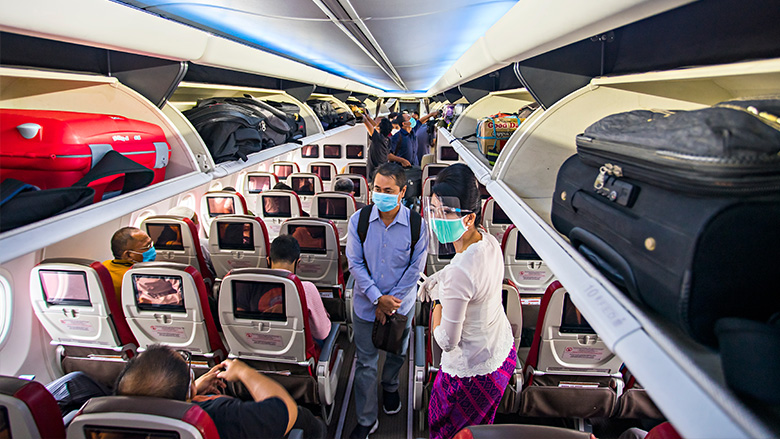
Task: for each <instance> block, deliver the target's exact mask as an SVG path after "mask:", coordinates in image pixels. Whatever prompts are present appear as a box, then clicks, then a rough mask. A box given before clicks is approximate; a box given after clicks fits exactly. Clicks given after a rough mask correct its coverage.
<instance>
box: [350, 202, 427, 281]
mask: <svg viewBox="0 0 780 439" xmlns="http://www.w3.org/2000/svg"><path fill="white" fill-rule="evenodd" d="M373 210H374V205H373V204H370V205H368V206H366V207H363V208H362V209H360V217H358V226H357V233H358V237H359V238H360V246H361V247H362V246H363V243H365V242H366V235H368V220H369V219H370V218H371V212H372V211H373ZM409 226H410V227H409V229H410V231H411V234H412V246H411V250H410V251H409V263H410V264H411V263H412V255H414V247H415V246H416V245H417V241H419V239H420V227H422V217H421V216H420V214H419V213H417V212H415V211H413V210H411V209H410V210H409ZM363 263H364V264H365V265H366V270H367V271H368V274H369V275H370V274H371V270H370V269H369V268H368V263H367V262H366V257H365V256H363Z"/></svg>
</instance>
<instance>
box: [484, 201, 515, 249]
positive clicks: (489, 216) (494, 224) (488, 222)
mask: <svg viewBox="0 0 780 439" xmlns="http://www.w3.org/2000/svg"><path fill="white" fill-rule="evenodd" d="M482 224H483V225H484V226H485V230H487V232H488V233H490V234H491V235H493V236H494V237H495V238H496V240H497V241H498V242H503V241H504V233H506V231H507V229H508V228H509V226H511V225H512V220H510V219H509V217H508V216H507V215H506V213H504V210H503V209H501V206H499V205H498V203H496V200H494V199H493V198H492V197H491V198H488V199H487V201H486V202H485V205H484V206H483V207H482Z"/></svg>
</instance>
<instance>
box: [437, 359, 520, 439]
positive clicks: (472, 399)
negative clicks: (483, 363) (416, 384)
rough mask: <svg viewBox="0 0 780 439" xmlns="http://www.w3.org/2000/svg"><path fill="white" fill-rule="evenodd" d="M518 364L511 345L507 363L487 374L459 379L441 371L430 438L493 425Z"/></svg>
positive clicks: (439, 437)
mask: <svg viewBox="0 0 780 439" xmlns="http://www.w3.org/2000/svg"><path fill="white" fill-rule="evenodd" d="M516 364H517V351H516V350H515V347H514V346H512V350H511V351H509V356H508V357H507V358H506V360H504V364H502V365H501V367H499V368H498V369H497V370H496V371H495V372H493V373H490V374H488V375H478V376H474V377H467V378H458V377H454V376H451V375H449V374H447V373H444V372H442V371H441V370H440V371H439V373H438V374H436V380H435V381H434V382H433V389H432V390H431V403H430V405H429V407H428V425H429V427H430V430H429V431H430V438H431V439H447V438H451V437H453V436H455V433H457V432H459V431H460V430H461V429H463V428H464V427H467V426H469V425H479V424H492V423H493V419H494V418H495V417H496V409H497V408H498V404H499V403H500V402H501V397H502V396H504V390H505V389H506V386H507V384H508V383H509V379H510V378H511V376H512V374H513V373H514V372H515V365H516Z"/></svg>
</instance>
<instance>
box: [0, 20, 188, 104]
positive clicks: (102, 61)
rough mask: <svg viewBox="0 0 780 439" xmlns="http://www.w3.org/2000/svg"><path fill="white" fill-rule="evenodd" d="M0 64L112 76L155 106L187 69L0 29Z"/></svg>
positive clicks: (178, 64)
mask: <svg viewBox="0 0 780 439" xmlns="http://www.w3.org/2000/svg"><path fill="white" fill-rule="evenodd" d="M0 40H2V41H3V50H2V52H0V64H3V65H10V66H26V67H40V68H45V69H53V70H67V71H76V72H89V73H99V74H101V75H105V76H113V77H116V78H118V79H119V81H121V82H122V84H124V85H126V86H128V87H130V88H132V89H133V90H135V91H137V92H138V93H140V94H141V95H142V96H143V97H145V98H146V99H148V100H149V101H150V102H152V103H153V104H154V105H156V106H157V107H158V108H162V107H163V106H164V105H165V102H166V101H167V100H168V98H170V97H171V95H172V94H173V92H174V91H175V90H176V87H177V86H178V85H179V82H181V80H182V79H183V78H184V74H185V73H186V72H187V64H186V63H185V62H183V61H171V60H167V59H161V58H153V57H149V56H142V55H135V54H131V53H125V52H117V51H114V50H106V49H100V48H96V47H89V46H83V45H80V44H73V43H65V42H62V41H55V40H50V39H46V38H38V37H30V36H26V35H19V34H13V33H8V32H0Z"/></svg>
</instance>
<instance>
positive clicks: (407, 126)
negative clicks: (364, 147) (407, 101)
mask: <svg viewBox="0 0 780 439" xmlns="http://www.w3.org/2000/svg"><path fill="white" fill-rule="evenodd" d="M411 119H412V117H411V116H409V115H408V114H401V115H399V116H398V117H397V118H396V119H395V121H394V122H393V123H396V124H398V125H399V126H400V127H401V130H400V131H398V132H397V133H395V134H394V135H393V136H392V137H391V138H390V152H391V153H392V155H394V156H396V157H398V160H393V159H390V160H391V161H395V162H398V163H400V164H401V166H403V167H404V168H408V167H410V166H417V165H419V164H420V162H419V161H418V160H417V156H416V154H415V152H416V150H417V137H415V134H414V131H412V122H411ZM388 158H389V156H388Z"/></svg>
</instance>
